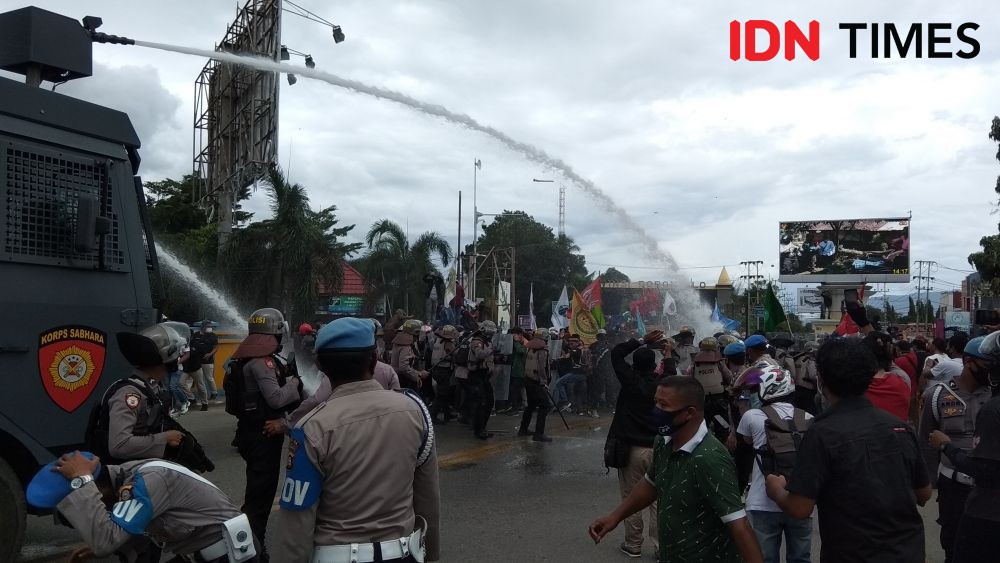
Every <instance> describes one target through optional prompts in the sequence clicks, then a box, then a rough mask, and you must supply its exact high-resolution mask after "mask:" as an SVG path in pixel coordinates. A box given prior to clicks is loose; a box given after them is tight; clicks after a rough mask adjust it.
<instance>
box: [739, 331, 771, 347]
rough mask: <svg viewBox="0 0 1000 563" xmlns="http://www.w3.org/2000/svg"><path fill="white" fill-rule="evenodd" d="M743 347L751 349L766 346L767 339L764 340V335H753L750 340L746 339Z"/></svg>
mask: <svg viewBox="0 0 1000 563" xmlns="http://www.w3.org/2000/svg"><path fill="white" fill-rule="evenodd" d="M744 345H745V346H746V347H747V348H753V347H755V346H766V345H767V339H766V338H764V335H762V334H755V335H753V336H751V337H750V338H747V340H746V342H745V343H744Z"/></svg>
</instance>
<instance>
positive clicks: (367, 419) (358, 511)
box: [273, 318, 440, 563]
mask: <svg viewBox="0 0 1000 563" xmlns="http://www.w3.org/2000/svg"><path fill="white" fill-rule="evenodd" d="M316 352H317V363H318V364H319V367H320V369H321V370H322V372H323V373H324V374H325V375H326V377H328V378H329V379H330V383H331V387H332V388H333V394H332V395H331V397H330V399H329V400H328V401H327V402H326V403H324V404H322V405H320V406H319V407H317V408H316V409H315V410H314V411H312V413H310V414H309V415H307V416H306V417H305V418H304V419H303V420H302V421H300V423H299V425H298V427H296V428H295V429H294V430H292V435H291V439H290V440H289V444H288V455H287V457H286V465H285V468H286V471H287V473H286V479H285V482H284V485H283V486H282V489H281V501H280V503H279V511H278V515H277V524H276V525H277V529H276V533H275V534H274V538H273V547H274V549H273V552H274V555H273V557H274V560H275V561H277V562H286V561H287V562H294V563H301V562H304V561H312V562H314V563H340V562H343V563H348V562H358V563H365V562H369V561H415V560H419V561H435V560H437V559H438V558H439V551H440V549H439V532H438V530H439V519H440V517H439V510H440V498H439V497H440V493H439V488H438V466H437V453H436V449H435V446H434V431H433V425H432V423H431V418H430V412H428V410H427V409H426V407H424V405H423V402H422V401H421V400H420V399H419V397H417V396H416V394H415V393H413V392H412V391H411V390H408V389H404V390H402V391H400V392H386V391H385V390H384V389H383V388H382V386H381V385H380V384H378V383H377V382H375V381H372V371H373V370H374V367H375V361H376V358H375V340H374V337H373V334H372V330H371V325H370V324H369V323H368V322H367V321H365V320H362V319H354V318H342V319H337V320H335V321H333V322H332V323H330V324H329V325H327V326H325V327H323V328H322V329H321V330H320V331H319V334H318V335H317V338H316ZM425 550H426V553H424V551H425Z"/></svg>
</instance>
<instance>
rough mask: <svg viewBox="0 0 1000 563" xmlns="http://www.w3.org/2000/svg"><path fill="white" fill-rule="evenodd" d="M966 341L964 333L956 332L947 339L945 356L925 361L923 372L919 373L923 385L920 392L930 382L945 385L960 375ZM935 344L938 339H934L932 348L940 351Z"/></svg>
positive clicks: (936, 355) (936, 356)
mask: <svg viewBox="0 0 1000 563" xmlns="http://www.w3.org/2000/svg"><path fill="white" fill-rule="evenodd" d="M968 341H969V337H968V335H966V334H965V333H964V332H956V333H955V334H954V335H953V336H952V337H951V338H949V339H948V355H947V356H945V357H944V358H940V356H939V354H935V355H934V356H931V357H928V358H927V361H926V362H924V371H923V373H921V379H922V380H923V381H922V383H923V385H921V387H920V389H921V391H923V390H924V389H926V388H927V386H928V384H930V383H932V382H942V383H947V382H949V381H951V380H952V379H954V378H956V377H958V376H959V375H962V367H963V364H962V351H963V350H965V345H966V343H968ZM937 344H939V342H938V339H934V344H932V346H933V347H934V348H935V349H936V350H940V349H939V348H938V347H937ZM932 358H936V359H932Z"/></svg>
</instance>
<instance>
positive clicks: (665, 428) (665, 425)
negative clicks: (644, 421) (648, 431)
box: [652, 407, 691, 436]
mask: <svg viewBox="0 0 1000 563" xmlns="http://www.w3.org/2000/svg"><path fill="white" fill-rule="evenodd" d="M684 410H685V409H677V410H675V411H665V410H663V409H661V408H659V407H653V413H652V417H653V424H655V425H656V428H657V431H658V432H659V433H660V436H673V435H674V434H676V433H677V431H678V430H680V429H681V428H682V427H683V426H684V425H685V424H687V423H688V422H690V421H691V419H690V418H689V419H687V420H685V421H684V422H681V423H679V424H678V423H677V416H678V415H679V414H681V413H682V412H684Z"/></svg>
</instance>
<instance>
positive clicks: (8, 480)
mask: <svg viewBox="0 0 1000 563" xmlns="http://www.w3.org/2000/svg"><path fill="white" fill-rule="evenodd" d="M26 518H27V508H26V507H25V504H24V487H22V486H21V480H20V479H18V478H17V475H16V474H15V473H14V470H13V469H11V467H10V465H7V462H5V461H4V460H2V459H0V561H14V560H16V559H17V556H18V554H19V553H21V543H22V542H24V529H25V525H26V520H25V519H26Z"/></svg>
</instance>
